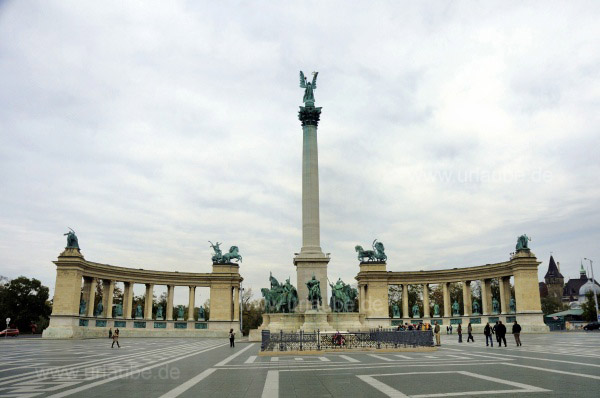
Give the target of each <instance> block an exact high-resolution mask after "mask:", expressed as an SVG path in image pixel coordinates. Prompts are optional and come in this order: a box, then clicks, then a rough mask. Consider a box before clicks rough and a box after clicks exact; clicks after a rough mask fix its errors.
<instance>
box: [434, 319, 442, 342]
mask: <svg viewBox="0 0 600 398" xmlns="http://www.w3.org/2000/svg"><path fill="white" fill-rule="evenodd" d="M433 333H434V334H435V345H436V346H438V347H439V346H440V345H441V344H440V325H438V323H437V321H435V326H434V327H433Z"/></svg>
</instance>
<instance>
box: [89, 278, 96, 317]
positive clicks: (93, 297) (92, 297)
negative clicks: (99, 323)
mask: <svg viewBox="0 0 600 398" xmlns="http://www.w3.org/2000/svg"><path fill="white" fill-rule="evenodd" d="M90 279H91V281H90V284H89V285H88V293H87V296H88V304H87V316H94V303H95V301H96V283H97V280H96V278H90Z"/></svg>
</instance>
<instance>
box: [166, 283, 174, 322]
mask: <svg viewBox="0 0 600 398" xmlns="http://www.w3.org/2000/svg"><path fill="white" fill-rule="evenodd" d="M174 293H175V286H173V285H167V318H166V320H167V321H172V320H173V294H174Z"/></svg>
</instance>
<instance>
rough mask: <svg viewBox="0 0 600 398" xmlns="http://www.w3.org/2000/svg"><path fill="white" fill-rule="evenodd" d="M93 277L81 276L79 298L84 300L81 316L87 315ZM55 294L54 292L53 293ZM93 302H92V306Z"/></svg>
mask: <svg viewBox="0 0 600 398" xmlns="http://www.w3.org/2000/svg"><path fill="white" fill-rule="evenodd" d="M92 281H93V278H90V277H88V276H84V277H83V292H82V294H81V299H82V300H85V312H84V313H83V314H81V315H82V316H88V312H89V310H90V286H91V285H92ZM54 295H56V293H55V294H54ZM93 305H94V303H92V306H93ZM52 313H54V306H52Z"/></svg>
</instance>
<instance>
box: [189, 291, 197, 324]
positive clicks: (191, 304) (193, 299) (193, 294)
mask: <svg viewBox="0 0 600 398" xmlns="http://www.w3.org/2000/svg"><path fill="white" fill-rule="evenodd" d="M195 307H196V286H190V295H189V300H188V321H193V320H194V310H195Z"/></svg>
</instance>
